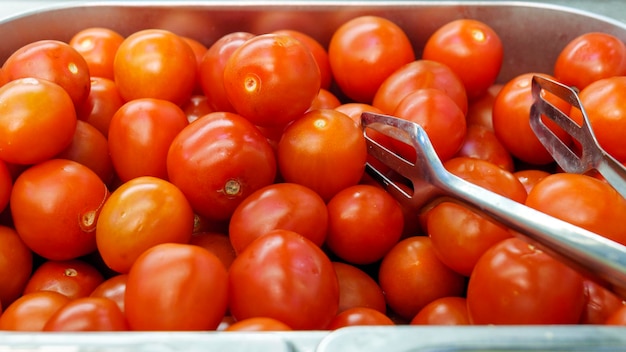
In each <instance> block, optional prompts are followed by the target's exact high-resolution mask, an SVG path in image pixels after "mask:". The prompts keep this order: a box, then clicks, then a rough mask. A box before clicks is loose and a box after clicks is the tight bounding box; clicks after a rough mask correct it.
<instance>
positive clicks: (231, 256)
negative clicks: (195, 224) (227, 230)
mask: <svg viewBox="0 0 626 352" xmlns="http://www.w3.org/2000/svg"><path fill="white" fill-rule="evenodd" d="M189 244H193V245H196V246H200V247H202V248H204V249H206V250H208V251H209V252H211V253H213V254H215V256H216V257H217V258H219V260H221V261H222V264H224V267H225V268H226V270H228V269H229V268H230V266H231V264H232V263H233V261H234V260H235V258H236V257H237V253H236V252H235V248H233V245H232V244H231V243H230V238H229V236H228V235H225V234H222V233H217V232H197V233H194V234H193V235H192V236H191V239H190V240H189Z"/></svg>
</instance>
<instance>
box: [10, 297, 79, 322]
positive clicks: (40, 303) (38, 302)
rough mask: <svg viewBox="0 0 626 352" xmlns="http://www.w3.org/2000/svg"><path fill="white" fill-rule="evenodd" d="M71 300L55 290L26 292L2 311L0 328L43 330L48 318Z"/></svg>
mask: <svg viewBox="0 0 626 352" xmlns="http://www.w3.org/2000/svg"><path fill="white" fill-rule="evenodd" d="M70 301H71V299H70V298H68V297H67V296H65V295H63V294H60V293H58V292H54V291H37V292H32V293H25V294H24V295H22V296H21V297H20V298H18V299H17V300H15V302H13V303H11V305H9V306H8V307H6V308H5V310H4V312H2V315H0V330H11V331H43V327H44V325H45V324H46V322H47V321H48V319H50V317H51V316H52V315H53V314H54V313H56V312H57V311H58V310H59V309H61V307H63V306H65V305H66V304H67V303H69V302H70Z"/></svg>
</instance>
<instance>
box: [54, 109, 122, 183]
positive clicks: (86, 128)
mask: <svg viewBox="0 0 626 352" xmlns="http://www.w3.org/2000/svg"><path fill="white" fill-rule="evenodd" d="M55 158H59V159H68V160H72V161H75V162H77V163H80V164H82V165H85V166H87V167H88V168H89V169H91V171H93V172H95V173H96V174H97V175H98V176H99V177H100V179H101V180H102V182H104V183H105V184H109V183H110V182H111V181H112V180H113V177H114V173H115V170H113V162H112V161H111V156H110V155H109V142H108V141H107V138H106V137H105V136H104V135H103V134H102V133H101V132H100V131H99V130H98V129H97V128H95V127H94V126H92V125H90V124H89V123H87V122H85V121H82V120H78V121H76V130H75V131H74V138H73V139H72V142H70V145H68V146H67V148H65V149H64V150H63V151H61V153H59V154H57V155H56V156H55Z"/></svg>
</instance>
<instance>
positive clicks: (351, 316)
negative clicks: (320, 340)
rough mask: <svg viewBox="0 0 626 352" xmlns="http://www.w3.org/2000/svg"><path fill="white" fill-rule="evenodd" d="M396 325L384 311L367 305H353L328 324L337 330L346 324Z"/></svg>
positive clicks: (331, 328)
mask: <svg viewBox="0 0 626 352" xmlns="http://www.w3.org/2000/svg"><path fill="white" fill-rule="evenodd" d="M365 325H375V326H381V325H395V323H394V322H393V321H392V320H391V318H389V317H388V316H386V315H385V314H384V313H381V312H379V311H378V310H376V309H372V308H367V307H353V308H349V309H347V310H345V311H343V312H341V313H339V314H337V315H336V316H335V317H334V318H333V320H332V321H331V322H330V323H329V324H328V330H337V329H339V328H343V327H346V326H365Z"/></svg>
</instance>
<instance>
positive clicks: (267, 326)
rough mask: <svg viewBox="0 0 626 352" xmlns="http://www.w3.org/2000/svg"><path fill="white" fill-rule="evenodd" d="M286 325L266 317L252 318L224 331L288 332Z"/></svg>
mask: <svg viewBox="0 0 626 352" xmlns="http://www.w3.org/2000/svg"><path fill="white" fill-rule="evenodd" d="M290 330H292V329H291V328H290V327H289V326H287V324H285V323H283V322H281V321H279V320H276V319H273V318H267V317H253V318H247V319H243V320H239V321H237V322H235V323H233V324H231V325H229V326H228V327H227V328H226V329H224V331H290Z"/></svg>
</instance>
